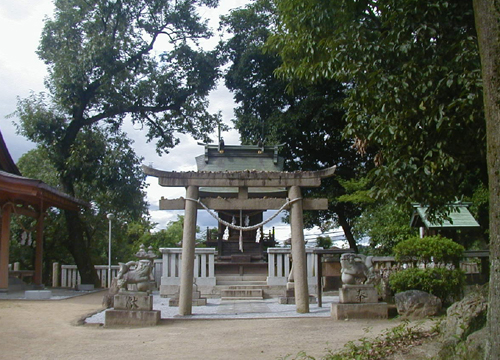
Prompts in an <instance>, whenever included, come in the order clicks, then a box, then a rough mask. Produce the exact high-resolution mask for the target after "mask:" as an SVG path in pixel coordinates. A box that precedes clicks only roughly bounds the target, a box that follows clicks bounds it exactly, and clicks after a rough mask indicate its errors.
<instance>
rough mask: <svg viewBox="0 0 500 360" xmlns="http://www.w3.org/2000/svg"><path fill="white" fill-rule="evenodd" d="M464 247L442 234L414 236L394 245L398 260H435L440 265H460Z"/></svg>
mask: <svg viewBox="0 0 500 360" xmlns="http://www.w3.org/2000/svg"><path fill="white" fill-rule="evenodd" d="M464 250H465V249H464V247H463V246H462V245H460V244H457V243H456V242H454V241H453V240H450V239H447V238H445V237H442V236H439V235H438V236H427V237H424V238H419V237H412V238H409V239H407V240H405V241H402V242H400V243H399V244H397V245H396V246H395V247H394V256H395V258H396V261H399V262H406V263H413V264H414V265H416V264H417V263H420V264H423V265H424V267H427V265H428V264H430V263H431V262H434V264H436V265H438V266H445V265H448V264H453V265H455V267H458V264H459V262H460V260H461V259H462V257H463V253H464Z"/></svg>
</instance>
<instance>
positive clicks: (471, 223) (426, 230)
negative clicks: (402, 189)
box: [410, 202, 480, 237]
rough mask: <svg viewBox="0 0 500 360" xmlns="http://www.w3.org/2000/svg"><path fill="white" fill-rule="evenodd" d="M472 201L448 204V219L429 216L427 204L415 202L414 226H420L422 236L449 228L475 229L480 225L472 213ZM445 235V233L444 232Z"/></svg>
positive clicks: (412, 221)
mask: <svg viewBox="0 0 500 360" xmlns="http://www.w3.org/2000/svg"><path fill="white" fill-rule="evenodd" d="M470 205H471V204H470V203H464V202H456V203H452V204H449V205H448V208H449V210H450V213H449V215H448V218H447V219H443V220H441V221H437V220H432V219H430V218H429V215H428V210H429V208H428V207H427V206H422V205H420V204H413V208H414V211H413V215H412V217H411V220H410V225H411V226H412V227H418V228H420V236H421V237H424V236H432V235H436V234H438V233H442V232H446V233H448V234H449V233H450V232H449V230H452V231H456V230H460V229H475V228H479V227H480V225H479V223H478V222H477V221H476V219H474V217H473V216H472V214H471V213H470V211H469V209H468V207H469V206H470ZM443 235H444V234H443Z"/></svg>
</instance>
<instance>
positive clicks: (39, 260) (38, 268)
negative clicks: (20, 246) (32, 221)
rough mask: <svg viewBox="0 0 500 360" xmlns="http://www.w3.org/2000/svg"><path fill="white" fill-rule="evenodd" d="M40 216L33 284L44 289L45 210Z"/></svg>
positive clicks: (37, 228) (37, 226)
mask: <svg viewBox="0 0 500 360" xmlns="http://www.w3.org/2000/svg"><path fill="white" fill-rule="evenodd" d="M40 211H42V212H41V213H40V215H39V216H38V219H37V223H36V248H35V276H34V278H33V282H34V283H35V287H37V288H42V287H43V285H42V268H43V223H44V213H43V210H40Z"/></svg>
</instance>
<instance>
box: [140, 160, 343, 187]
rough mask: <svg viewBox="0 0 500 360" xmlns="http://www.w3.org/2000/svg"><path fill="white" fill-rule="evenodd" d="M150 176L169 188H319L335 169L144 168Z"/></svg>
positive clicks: (333, 167)
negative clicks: (186, 170)
mask: <svg viewBox="0 0 500 360" xmlns="http://www.w3.org/2000/svg"><path fill="white" fill-rule="evenodd" d="M142 168H143V170H144V173H145V174H146V175H149V176H155V177H157V178H158V184H160V185H161V186H168V187H186V186H198V187H200V186H202V187H203V186H205V187H243V186H246V187H290V186H301V187H318V186H320V185H321V179H324V178H327V177H331V176H333V175H334V173H335V168H336V167H335V166H332V167H330V168H327V169H324V170H320V171H295V172H282V171H254V170H252V171H249V170H245V171H214V172H203V171H200V172H198V171H189V172H175V171H163V170H158V169H153V168H151V167H149V166H144V165H143V167H142Z"/></svg>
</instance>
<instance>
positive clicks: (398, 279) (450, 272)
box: [389, 236, 465, 303]
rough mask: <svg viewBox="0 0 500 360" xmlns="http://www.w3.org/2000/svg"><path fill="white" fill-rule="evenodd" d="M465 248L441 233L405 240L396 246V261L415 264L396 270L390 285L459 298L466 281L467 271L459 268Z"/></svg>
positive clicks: (399, 289)
mask: <svg viewBox="0 0 500 360" xmlns="http://www.w3.org/2000/svg"><path fill="white" fill-rule="evenodd" d="M463 252H464V247H463V246H462V245H460V244H457V243H455V242H453V241H452V240H450V239H447V238H444V237H441V236H429V237H424V238H422V239H420V238H418V237H414V238H410V239H408V240H405V241H402V242H400V243H399V244H398V245H396V246H395V247H394V254H395V258H396V261H398V262H400V263H406V264H409V265H412V266H413V267H410V268H407V269H405V270H400V271H397V272H394V273H392V274H391V275H390V277H389V285H390V286H391V289H392V290H393V291H394V292H402V291H407V290H422V291H425V292H428V293H430V294H433V295H435V296H437V297H439V298H440V299H441V300H442V301H443V302H444V303H449V302H450V301H453V300H456V299H458V298H459V297H460V295H461V294H462V291H463V288H464V285H465V274H464V272H463V271H462V270H460V268H459V262H460V260H461V259H462V257H463ZM430 264H432V265H433V266H432V267H429V265H430ZM420 265H423V268H421V267H418V266H420ZM452 265H453V266H452Z"/></svg>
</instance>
